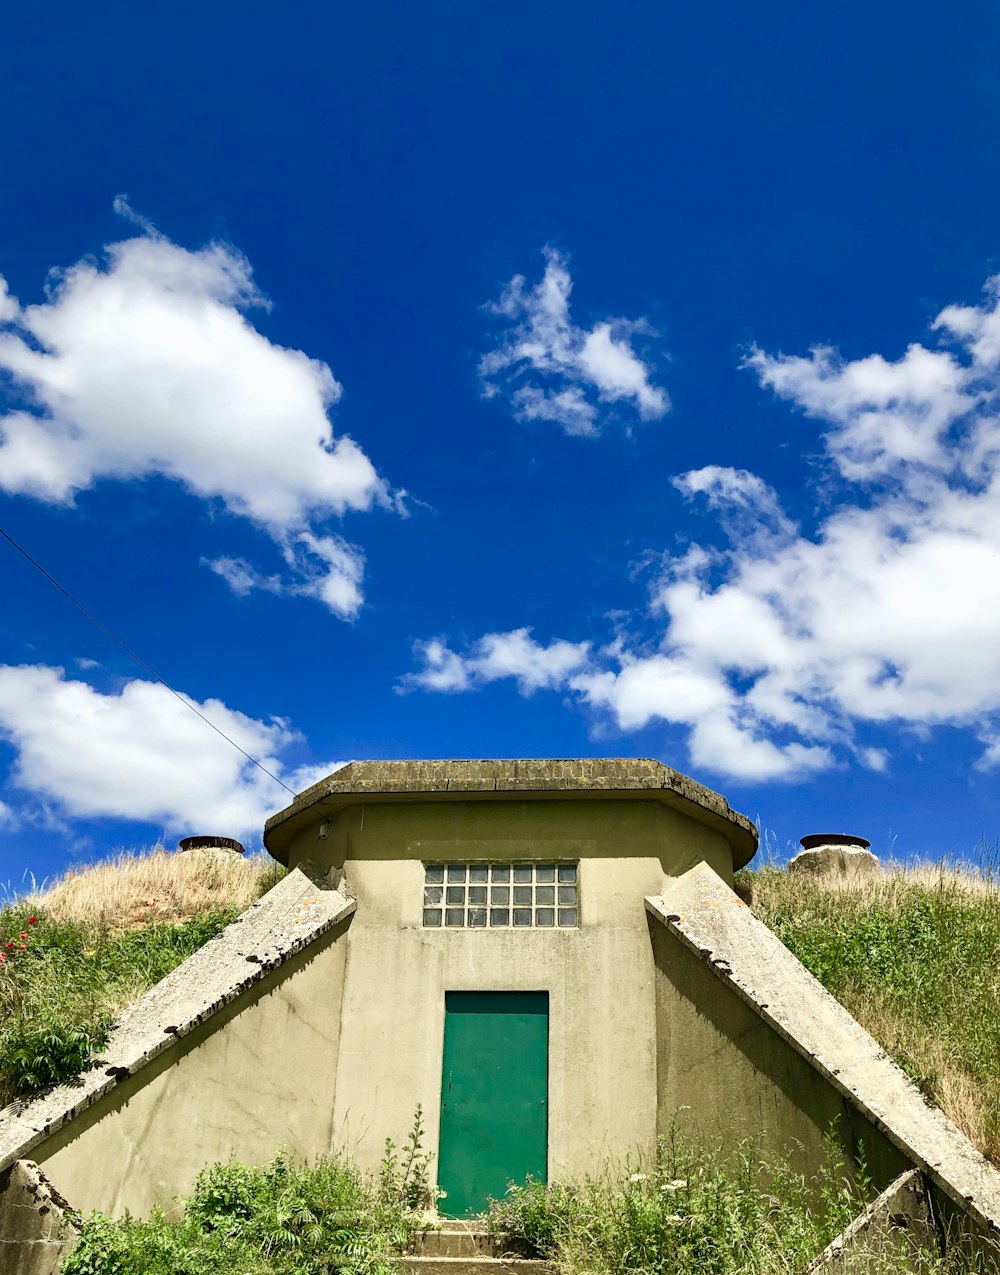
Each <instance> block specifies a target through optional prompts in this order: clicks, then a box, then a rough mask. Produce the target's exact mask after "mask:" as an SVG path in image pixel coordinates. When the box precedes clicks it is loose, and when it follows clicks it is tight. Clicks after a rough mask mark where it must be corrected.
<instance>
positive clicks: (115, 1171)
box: [0, 865, 355, 1275]
mask: <svg viewBox="0 0 1000 1275" xmlns="http://www.w3.org/2000/svg"><path fill="white" fill-rule="evenodd" d="M354 908H355V904H354V901H353V900H351V899H348V898H345V897H344V896H343V895H341V894H340V893H338V891H336V890H334V889H331V888H330V886H329V883H328V882H327V880H326V878H325V877H324V876H323V875H321V874H320V873H319V871H318V870H315V869H312V868H311V867H310V865H300V867H299V868H297V869H296V870H295V871H294V872H291V873H289V874H288V876H287V877H285V878H284V880H282V881H281V882H279V883H278V885H277V886H275V887H274V888H273V889H272V890H270V891H269V892H268V893H267V895H265V896H264V898H263V899H261V900H260V901H259V902H257V903H255V904H254V905H253V907H251V908H249V909H248V910H247V911H246V912H244V913H243V915H242V916H241V917H239V918H238V919H237V920H236V921H234V922H233V924H232V925H230V926H228V927H227V928H226V930H225V931H224V932H223V933H222V934H221V935H219V936H218V937H217V938H215V939H212V940H211V941H210V942H209V943H207V944H206V945H205V946H204V947H203V948H201V949H200V950H199V951H198V952H196V953H194V955H193V956H191V957H189V958H188V960H186V961H184V962H183V964H181V965H179V966H178V967H177V969H175V970H174V971H173V972H172V973H171V974H169V975H168V976H167V978H165V979H164V980H163V981H162V982H160V983H158V984H157V985H156V987H154V988H152V989H151V990H150V991H149V992H148V993H147V994H146V995H145V996H144V997H142V999H141V1000H139V1001H137V1002H136V1003H135V1004H134V1005H132V1006H130V1007H129V1009H128V1010H126V1011H125V1013H124V1014H123V1016H122V1020H121V1022H120V1024H119V1026H118V1028H117V1029H116V1031H115V1032H114V1035H113V1036H112V1039H111V1040H110V1042H109V1044H108V1046H107V1048H106V1049H105V1050H104V1051H103V1052H102V1057H101V1059H100V1061H99V1062H98V1063H96V1064H95V1065H94V1066H93V1067H92V1068H91V1069H90V1070H88V1071H86V1072H84V1073H83V1074H82V1075H81V1076H80V1077H79V1078H78V1080H77V1081H76V1082H74V1083H72V1084H66V1085H60V1086H59V1087H57V1088H56V1089H53V1090H52V1091H51V1092H49V1093H47V1094H44V1095H42V1096H41V1097H38V1098H36V1099H33V1100H29V1101H27V1102H24V1101H21V1102H18V1103H14V1104H12V1105H11V1106H10V1107H8V1108H7V1109H6V1111H4V1112H2V1113H0V1200H3V1201H4V1202H6V1200H7V1197H8V1195H9V1193H10V1191H11V1189H12V1187H11V1176H12V1173H13V1169H14V1166H15V1164H16V1163H17V1162H18V1161H23V1160H25V1159H27V1158H29V1157H30V1159H32V1160H34V1161H37V1162H38V1164H39V1165H41V1166H42V1169H43V1172H44V1173H45V1174H46V1175H51V1177H52V1180H53V1182H54V1183H56V1185H57V1186H58V1188H59V1190H60V1191H61V1192H62V1193H63V1194H64V1195H65V1196H66V1197H67V1199H69V1200H70V1202H71V1203H72V1205H73V1206H74V1208H77V1209H80V1210H81V1211H87V1210H90V1209H94V1208H97V1209H101V1210H102V1211H103V1212H106V1213H109V1214H111V1215H120V1214H121V1213H123V1212H124V1211H125V1210H126V1209H129V1210H130V1211H132V1212H133V1213H136V1214H139V1215H146V1214H147V1213H148V1212H149V1211H150V1209H151V1208H152V1207H153V1205H156V1204H158V1205H160V1206H161V1207H163V1208H165V1209H167V1210H169V1209H170V1208H171V1207H173V1206H174V1197H175V1196H176V1195H178V1194H180V1193H183V1192H186V1191H189V1190H190V1188H191V1186H192V1185H193V1182H194V1179H195V1176H196V1175H197V1173H198V1171H199V1170H200V1169H201V1168H203V1167H204V1165H205V1164H206V1163H208V1162H211V1161H213V1160H226V1159H228V1158H229V1157H230V1156H237V1157H239V1158H240V1159H244V1160H247V1161H250V1162H260V1161H262V1160H265V1159H268V1158H269V1157H270V1156H272V1155H273V1154H274V1152H275V1151H276V1150H277V1149H279V1148H280V1147H285V1148H287V1149H288V1150H289V1151H292V1152H296V1153H298V1154H301V1155H304V1156H310V1157H313V1156H316V1155H318V1154H320V1153H325V1152H328V1151H329V1150H330V1149H331V1147H332V1145H333V1142H334V1130H333V1128H332V1118H331V1113H332V1111H333V1091H334V1086H335V1083H336V1071H337V1052H338V1044H339V1031H340V1008H341V996H342V993H343V976H344V963H345V947H346V944H345V942H344V938H345V936H346V931H347V926H348V924H349V920H350V916H351V914H352V913H353V911H354ZM223 1026H226V1027H227V1028H228V1030H226V1031H220V1030H219V1028H220V1027H223ZM16 1177H17V1174H16V1173H14V1178H15V1179H16ZM4 1206H5V1205H3V1204H0V1207H4ZM4 1260H5V1259H4V1257H3V1250H2V1248H0V1275H10V1273H11V1272H13V1271H15V1270H17V1267H16V1266H11V1265H9V1260H8V1265H7V1266H4V1265H3V1264H2V1263H3V1261H4Z"/></svg>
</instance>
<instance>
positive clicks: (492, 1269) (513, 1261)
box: [396, 1257, 552, 1275]
mask: <svg viewBox="0 0 1000 1275" xmlns="http://www.w3.org/2000/svg"><path fill="white" fill-rule="evenodd" d="M396 1267H397V1269H398V1270H400V1271H410V1272H411V1275H549V1272H550V1271H551V1269H552V1268H551V1267H550V1266H549V1264H548V1263H547V1262H543V1261H540V1260H539V1259H538V1258H536V1257H397V1258H396Z"/></svg>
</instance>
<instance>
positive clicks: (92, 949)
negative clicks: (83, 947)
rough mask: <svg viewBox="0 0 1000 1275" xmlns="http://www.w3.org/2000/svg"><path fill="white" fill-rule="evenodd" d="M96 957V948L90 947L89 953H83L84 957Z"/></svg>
mask: <svg viewBox="0 0 1000 1275" xmlns="http://www.w3.org/2000/svg"><path fill="white" fill-rule="evenodd" d="M96 955H97V948H96V947H92V948H91V949H90V951H89V952H84V956H96Z"/></svg>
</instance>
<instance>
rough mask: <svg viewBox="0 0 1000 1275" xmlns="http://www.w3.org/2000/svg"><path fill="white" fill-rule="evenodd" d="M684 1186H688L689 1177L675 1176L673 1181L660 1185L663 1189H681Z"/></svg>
mask: <svg viewBox="0 0 1000 1275" xmlns="http://www.w3.org/2000/svg"><path fill="white" fill-rule="evenodd" d="M682 1186H687V1178H674V1180H673V1181H672V1182H664V1184H663V1186H661V1187H660V1190H661V1191H679V1190H680V1189H681V1187H682Z"/></svg>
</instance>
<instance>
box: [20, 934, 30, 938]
mask: <svg viewBox="0 0 1000 1275" xmlns="http://www.w3.org/2000/svg"><path fill="white" fill-rule="evenodd" d="M19 937H20V938H22V939H26V938H27V937H28V936H27V934H21V935H20V936H19Z"/></svg>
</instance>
